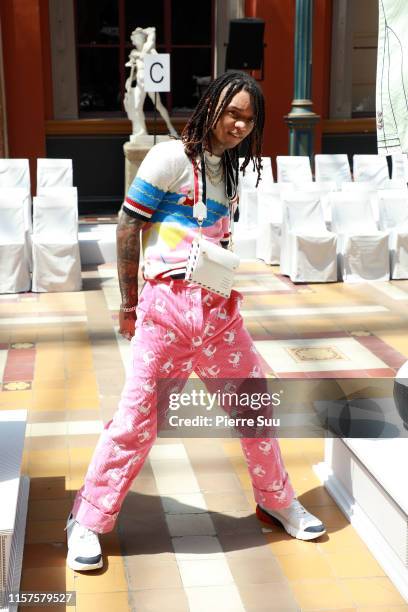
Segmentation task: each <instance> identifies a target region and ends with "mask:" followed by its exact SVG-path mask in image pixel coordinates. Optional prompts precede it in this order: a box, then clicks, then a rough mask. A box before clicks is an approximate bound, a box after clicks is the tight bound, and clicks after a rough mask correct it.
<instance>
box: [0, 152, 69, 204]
mask: <svg viewBox="0 0 408 612" xmlns="http://www.w3.org/2000/svg"><path fill="white" fill-rule="evenodd" d="M72 186H73V177H72V159H53V158H46V159H37V195H41V192H42V189H46V188H48V187H72ZM4 187H21V188H24V189H27V190H28V193H30V192H31V185H30V166H29V163H28V159H0V189H2V188H4Z"/></svg>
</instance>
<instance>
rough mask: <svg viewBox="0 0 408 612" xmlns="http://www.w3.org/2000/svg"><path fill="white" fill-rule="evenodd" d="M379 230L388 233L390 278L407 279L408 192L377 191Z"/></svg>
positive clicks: (404, 190)
mask: <svg viewBox="0 0 408 612" xmlns="http://www.w3.org/2000/svg"><path fill="white" fill-rule="evenodd" d="M378 203H379V207H380V229H381V230H384V231H388V232H389V245H388V246H389V251H390V266H391V278H393V279H403V278H408V190H406V189H403V190H397V189H384V190H380V191H378Z"/></svg>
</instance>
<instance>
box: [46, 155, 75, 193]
mask: <svg viewBox="0 0 408 612" xmlns="http://www.w3.org/2000/svg"><path fill="white" fill-rule="evenodd" d="M72 185H73V179H72V159H52V158H47V159H37V195H38V196H39V195H42V190H43V188H44V187H72Z"/></svg>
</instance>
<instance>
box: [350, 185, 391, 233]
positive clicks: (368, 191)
mask: <svg viewBox="0 0 408 612" xmlns="http://www.w3.org/2000/svg"><path fill="white" fill-rule="evenodd" d="M388 180H389V179H388ZM341 191H345V192H347V193H353V194H358V195H367V196H368V197H369V199H370V204H371V209H372V212H373V215H374V219H375V222H376V223H378V220H379V214H380V213H379V211H378V201H377V187H376V186H375V184H374V183H372V182H370V181H359V182H357V181H348V182H345V183H342V184H341Z"/></svg>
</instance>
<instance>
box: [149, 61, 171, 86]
mask: <svg viewBox="0 0 408 612" xmlns="http://www.w3.org/2000/svg"><path fill="white" fill-rule="evenodd" d="M144 86H145V91H147V92H153V91H170V54H169V53H151V54H149V55H146V56H145V58H144Z"/></svg>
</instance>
